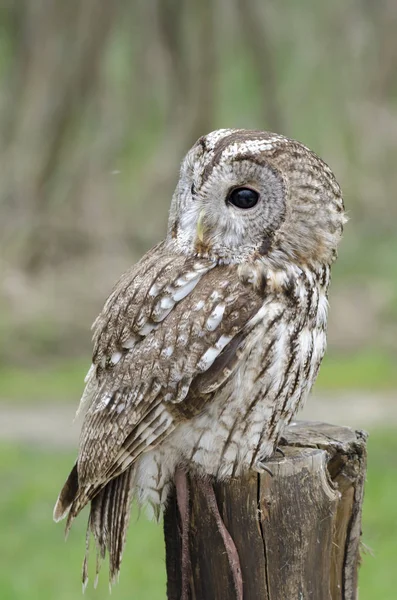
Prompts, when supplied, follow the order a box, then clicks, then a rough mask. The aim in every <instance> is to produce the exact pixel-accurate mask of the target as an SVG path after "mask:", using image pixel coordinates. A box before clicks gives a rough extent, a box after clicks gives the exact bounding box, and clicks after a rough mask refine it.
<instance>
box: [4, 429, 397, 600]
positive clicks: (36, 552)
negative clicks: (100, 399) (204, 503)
mask: <svg viewBox="0 0 397 600" xmlns="http://www.w3.org/2000/svg"><path fill="white" fill-rule="evenodd" d="M368 450H369V464H368V477H367V484H366V491H365V503H364V515H363V543H364V544H365V546H363V549H364V548H365V547H369V548H370V549H371V552H368V551H364V553H363V560H362V566H361V569H360V577H359V590H360V600H373V599H374V598H381V599H382V600H394V598H395V590H396V586H397V573H396V569H395V567H394V562H395V540H396V538H397V510H396V502H395V498H396V494H397V469H396V462H395V460H394V457H395V456H396V453H397V440H396V436H395V433H394V432H392V431H390V432H388V431H379V432H378V433H374V434H373V435H371V436H370V438H369V446H368ZM73 460H74V455H73V454H70V453H66V452H62V453H61V452H55V451H54V450H51V452H48V451H45V450H44V449H41V450H40V449H38V448H31V447H26V446H16V445H15V446H13V445H7V446H5V445H2V446H0V473H1V479H0V484H1V489H2V494H1V499H0V527H1V532H2V545H1V549H0V553H1V560H0V589H1V598H2V600H25V599H26V600H27V599H29V600H47V599H48V600H50V599H51V600H52V599H53V598H57V600H69V598H76V597H79V596H80V594H81V591H80V582H79V577H80V567H81V562H82V558H83V554H84V546H85V527H86V517H87V514H86V513H85V514H84V515H82V516H81V517H79V518H78V519H77V521H76V523H75V525H74V526H73V529H72V531H71V533H70V535H69V538H68V540H67V543H66V544H65V543H62V542H63V527H62V525H58V526H56V525H55V524H54V523H52V521H51V512H52V508H53V504H54V501H55V498H56V494H57V492H58V490H59V488H60V486H61V484H62V483H63V477H64V473H65V472H67V470H68V468H69V467H70V465H71V464H72V462H73ZM94 563H95V557H94V549H93V548H92V559H91V567H92V569H94ZM106 568H107V566H106V564H104V565H103V569H102V572H101V576H100V579H99V586H98V589H97V590H94V589H93V579H94V577H93V575H92V576H91V577H90V581H89V584H88V588H87V590H86V593H85V597H87V598H88V599H89V600H90V599H92V600H94V599H95V600H101V599H102V598H108V597H109V591H108V587H107V573H106ZM164 597H165V565H164V544H163V541H162V530H161V525H156V524H155V523H153V522H148V521H147V520H146V519H145V517H144V515H142V516H141V517H140V518H139V519H138V520H137V511H136V510H134V511H133V516H132V519H131V525H130V529H129V535H128V538H127V547H126V551H125V554H124V558H123V566H122V570H121V576H120V582H119V584H117V585H115V586H114V588H113V590H112V598H113V599H114V600H122V599H126V600H127V599H128V600H130V599H131V598H139V600H146V599H147V600H156V599H158V600H160V599H163V598H164Z"/></svg>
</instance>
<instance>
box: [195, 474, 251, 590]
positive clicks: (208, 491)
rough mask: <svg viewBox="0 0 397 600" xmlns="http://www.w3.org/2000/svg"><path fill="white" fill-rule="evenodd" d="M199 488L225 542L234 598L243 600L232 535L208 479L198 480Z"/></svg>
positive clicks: (237, 557)
mask: <svg viewBox="0 0 397 600" xmlns="http://www.w3.org/2000/svg"><path fill="white" fill-rule="evenodd" d="M200 485H201V489H202V491H203V493H204V496H205V499H206V501H207V504H208V508H209V509H210V511H211V513H212V514H213V516H214V518H215V521H216V524H217V527H218V530H219V533H220V534H221V536H222V540H223V543H224V544H225V549H226V554H227V557H228V559H229V565H230V568H231V571H232V575H233V581H234V586H235V588H236V600H243V578H242V575H241V566H240V558H239V555H238V552H237V548H236V546H235V543H234V542H233V539H232V536H231V535H230V533H229V532H228V530H227V529H226V526H225V524H224V522H223V519H222V517H221V514H220V512H219V508H218V503H217V501H216V496H215V492H214V488H213V487H212V483H211V482H210V481H209V480H208V479H203V480H202V481H201V482H200Z"/></svg>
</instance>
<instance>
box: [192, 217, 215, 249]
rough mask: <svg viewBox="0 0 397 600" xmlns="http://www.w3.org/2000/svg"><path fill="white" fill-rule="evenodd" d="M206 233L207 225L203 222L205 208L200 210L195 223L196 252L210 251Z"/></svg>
mask: <svg viewBox="0 0 397 600" xmlns="http://www.w3.org/2000/svg"><path fill="white" fill-rule="evenodd" d="M208 233H209V232H208V225H207V224H206V223H205V210H201V211H200V214H199V218H198V219H197V225H196V243H195V250H196V252H197V253H198V254H208V253H209V252H210V251H211V248H210V245H209V240H208ZM206 238H207V239H206Z"/></svg>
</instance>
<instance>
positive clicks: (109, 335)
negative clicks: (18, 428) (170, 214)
mask: <svg viewBox="0 0 397 600" xmlns="http://www.w3.org/2000/svg"><path fill="white" fill-rule="evenodd" d="M262 303H263V297H262V294H260V293H259V292H255V291H254V289H253V287H252V285H250V284H248V283H247V284H244V283H243V282H242V281H241V280H240V278H239V277H238V275H237V269H236V267H233V266H227V265H225V266H219V265H218V266H216V267H215V264H214V263H213V262H211V261H208V260H201V259H193V258H186V257H182V256H170V255H169V254H168V253H166V252H164V251H163V247H162V246H161V245H160V246H158V247H157V248H155V249H154V250H153V251H152V252H151V253H149V254H148V255H146V256H145V257H144V258H143V259H142V261H141V262H140V263H138V265H137V266H136V267H135V268H134V269H133V270H132V271H131V272H129V273H127V274H126V275H125V276H124V277H123V278H122V279H121V280H120V282H119V283H118V285H117V286H116V288H115V289H114V291H113V293H112V294H111V296H110V298H109V300H108V301H107V302H106V304H105V307H104V310H103V312H102V313H101V315H100V316H99V318H98V319H97V321H96V324H95V334H94V341H95V344H94V367H93V369H94V371H93V374H92V375H91V378H94V379H95V385H96V387H95V385H91V391H90V395H91V396H92V397H91V398H90V399H89V401H88V402H89V407H88V409H87V412H86V415H85V419H84V423H83V428H82V433H81V441H80V452H79V458H78V462H77V471H76V473H75V475H77V478H78V494H77V497H76V498H75V500H74V502H73V505H74V506H73V507H72V510H71V513H72V514H71V517H72V518H73V516H74V514H77V512H79V510H80V509H81V508H82V506H83V505H84V504H85V503H86V502H88V500H90V499H91V498H92V497H94V495H95V494H96V493H97V492H98V490H100V489H101V488H103V487H104V486H105V485H106V483H107V482H108V481H110V480H111V479H112V478H114V477H115V476H116V475H118V474H120V473H122V472H123V471H125V470H126V469H127V468H128V467H129V466H130V465H131V464H132V463H133V462H134V461H135V460H136V459H137V458H138V457H139V456H140V454H142V452H145V451H147V450H148V449H149V448H153V447H154V446H156V445H157V444H158V443H160V442H161V440H163V439H164V438H165V437H166V436H167V435H169V434H170V433H171V432H172V431H173V430H174V429H175V427H176V426H177V425H178V423H180V422H181V421H182V420H186V419H189V418H192V417H193V416H194V415H195V414H197V413H198V412H199V411H201V410H202V408H203V406H204V403H205V402H206V398H210V397H211V393H212V392H213V391H214V390H215V389H216V388H217V387H218V386H219V385H221V384H222V383H223V382H224V381H225V379H226V378H227V377H228V376H229V374H230V373H231V371H232V370H233V367H234V363H235V357H236V353H237V352H238V348H239V347H240V346H241V344H242V343H243V341H244V337H245V335H246V334H247V333H248V331H249V328H250V325H249V324H250V320H251V318H252V317H253V316H254V315H255V314H256V313H257V311H258V309H259V307H260V306H261V305H262ZM91 384H92V382H91ZM189 391H191V392H192V393H189ZM206 394H207V397H206ZM75 491H77V490H75ZM64 508H65V506H63V509H64Z"/></svg>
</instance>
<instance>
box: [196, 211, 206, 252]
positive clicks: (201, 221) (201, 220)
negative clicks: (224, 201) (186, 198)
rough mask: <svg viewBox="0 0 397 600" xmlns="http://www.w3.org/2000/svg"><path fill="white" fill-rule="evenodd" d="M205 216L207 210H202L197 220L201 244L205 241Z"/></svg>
mask: <svg viewBox="0 0 397 600" xmlns="http://www.w3.org/2000/svg"><path fill="white" fill-rule="evenodd" d="M204 216H205V210H204V209H203V210H201V211H200V214H199V218H198V220H197V228H196V236H197V239H198V240H199V242H200V243H201V244H203V243H204Z"/></svg>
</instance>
